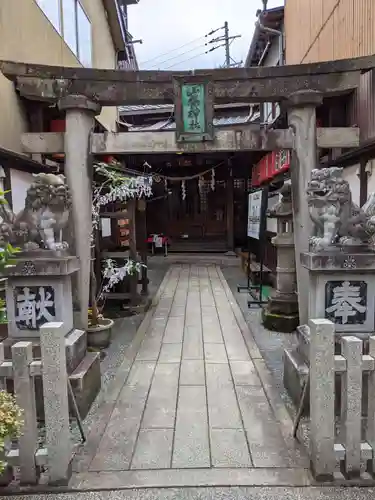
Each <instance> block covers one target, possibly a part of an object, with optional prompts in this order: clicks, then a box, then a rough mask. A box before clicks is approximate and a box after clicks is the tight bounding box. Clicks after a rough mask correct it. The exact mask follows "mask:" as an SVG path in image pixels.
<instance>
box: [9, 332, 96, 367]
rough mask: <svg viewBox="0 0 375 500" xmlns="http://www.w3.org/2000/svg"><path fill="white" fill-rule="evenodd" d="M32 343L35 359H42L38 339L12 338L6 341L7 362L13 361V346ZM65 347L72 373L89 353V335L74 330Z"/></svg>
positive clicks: (68, 336)
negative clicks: (23, 342)
mask: <svg viewBox="0 0 375 500" xmlns="http://www.w3.org/2000/svg"><path fill="white" fill-rule="evenodd" d="M21 341H26V342H32V344H33V358H34V359H40V358H41V353H40V341H39V339H38V338H30V337H26V338H17V339H15V338H11V337H8V338H6V339H4V341H3V344H4V356H5V359H6V360H11V359H12V355H11V348H12V345H13V344H15V343H17V342H21ZM65 347H66V367H67V370H68V373H69V374H70V373H72V372H73V371H74V370H75V369H76V368H77V366H78V365H79V364H80V363H81V361H82V360H83V358H84V357H85V354H86V351H87V333H86V332H85V331H83V330H76V329H74V330H72V331H70V332H69V333H68V334H67V335H66V337H65Z"/></svg>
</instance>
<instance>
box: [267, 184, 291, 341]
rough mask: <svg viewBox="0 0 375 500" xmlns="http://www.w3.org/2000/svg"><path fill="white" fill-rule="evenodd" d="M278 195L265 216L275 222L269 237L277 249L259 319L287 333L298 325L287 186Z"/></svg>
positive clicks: (289, 190) (289, 201) (289, 192)
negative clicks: (272, 278)
mask: <svg viewBox="0 0 375 500" xmlns="http://www.w3.org/2000/svg"><path fill="white" fill-rule="evenodd" d="M280 194H281V195H282V198H281V201H280V202H279V203H278V204H277V205H275V206H274V207H273V208H272V209H271V210H270V211H269V213H268V216H269V217H272V218H276V219H277V234H276V236H275V237H274V238H272V243H273V245H275V247H276V249H277V268H276V290H275V291H274V292H273V293H272V295H271V296H270V298H269V300H268V304H267V305H266V307H265V308H264V309H263V314H262V318H263V325H264V326H265V327H266V328H268V329H269V330H276V331H279V332H283V333H291V332H293V331H294V330H295V329H296V328H297V326H298V325H299V317H298V296H297V283H296V262H295V251H294V236H293V210H292V193H291V185H290V184H284V186H283V187H282V189H281V191H280Z"/></svg>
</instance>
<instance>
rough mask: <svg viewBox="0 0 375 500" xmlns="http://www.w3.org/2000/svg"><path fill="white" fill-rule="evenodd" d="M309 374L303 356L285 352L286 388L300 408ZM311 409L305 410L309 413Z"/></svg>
mask: <svg viewBox="0 0 375 500" xmlns="http://www.w3.org/2000/svg"><path fill="white" fill-rule="evenodd" d="M308 374H309V368H308V366H307V365H306V363H305V361H304V359H303V358H302V356H301V355H300V354H299V353H298V352H297V351H296V350H294V351H289V350H288V349H285V350H284V376H283V382H284V387H285V389H286V390H287V391H288V394H289V396H290V397H291V399H292V401H293V403H294V405H295V406H296V407H297V408H298V406H299V404H300V401H301V396H302V387H303V383H304V381H305V380H306V379H307V377H308ZM308 410H309V408H306V409H305V413H308Z"/></svg>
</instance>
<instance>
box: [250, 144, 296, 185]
mask: <svg viewBox="0 0 375 500" xmlns="http://www.w3.org/2000/svg"><path fill="white" fill-rule="evenodd" d="M289 168H290V151H289V150H280V151H274V152H272V153H268V154H266V155H265V156H264V157H263V158H262V159H261V160H260V162H259V163H258V164H257V165H255V166H254V167H253V172H252V186H253V187H256V186H260V185H261V184H264V183H267V182H269V181H270V180H271V179H273V178H274V177H276V176H277V175H280V174H282V173H284V172H286V171H287V170H289Z"/></svg>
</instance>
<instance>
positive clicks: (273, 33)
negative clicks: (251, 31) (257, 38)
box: [255, 12, 284, 66]
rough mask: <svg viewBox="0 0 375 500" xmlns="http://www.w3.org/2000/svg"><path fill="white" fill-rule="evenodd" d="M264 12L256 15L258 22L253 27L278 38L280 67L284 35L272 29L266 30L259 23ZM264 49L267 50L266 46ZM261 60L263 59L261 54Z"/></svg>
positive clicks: (282, 56)
mask: <svg viewBox="0 0 375 500" xmlns="http://www.w3.org/2000/svg"><path fill="white" fill-rule="evenodd" d="M263 14H264V12H260V13H259V15H258V21H256V23H255V27H256V28H258V29H260V30H262V31H264V32H265V33H271V34H272V35H277V36H278V37H280V43H279V65H280V66H281V65H282V64H284V34H283V32H282V31H279V30H274V29H273V28H267V26H264V24H262V22H261V18H262V15H263ZM266 49H268V44H267V47H266ZM262 59H263V54H262Z"/></svg>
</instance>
